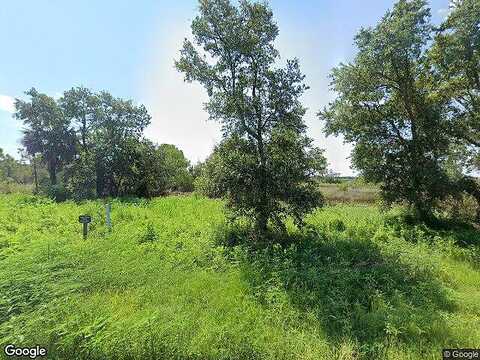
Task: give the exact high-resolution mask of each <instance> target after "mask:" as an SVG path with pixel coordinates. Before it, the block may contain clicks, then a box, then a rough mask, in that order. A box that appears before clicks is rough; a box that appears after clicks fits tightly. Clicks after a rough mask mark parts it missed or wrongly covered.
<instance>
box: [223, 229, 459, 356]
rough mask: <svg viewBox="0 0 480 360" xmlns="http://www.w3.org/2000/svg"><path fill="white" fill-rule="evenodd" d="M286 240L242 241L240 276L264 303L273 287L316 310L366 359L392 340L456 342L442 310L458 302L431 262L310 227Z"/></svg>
mask: <svg viewBox="0 0 480 360" xmlns="http://www.w3.org/2000/svg"><path fill="white" fill-rule="evenodd" d="M246 234H247V232H246V231H245V230H242V228H240V227H237V228H232V229H231V231H230V232H227V231H224V235H226V237H224V240H225V243H226V244H230V245H237V244H239V243H241V241H242V237H243V236H245V235H246ZM332 234H339V233H335V232H333V233H332ZM271 236H272V234H271ZM243 239H245V238H243ZM282 243H283V246H264V247H263V248H260V247H259V246H257V247H256V249H255V250H253V249H252V247H251V246H248V247H247V246H246V245H240V246H242V247H243V248H244V250H245V252H246V256H244V258H243V259H242V261H241V268H242V272H243V276H244V278H245V279H246V281H247V282H248V283H249V284H250V286H251V289H252V294H254V296H255V297H256V298H257V300H258V301H259V302H260V303H262V304H264V305H265V306H269V305H270V302H271V300H270V299H271V298H270V297H268V292H269V290H270V289H271V287H272V286H276V287H277V288H279V289H280V290H282V291H285V292H286V294H287V296H288V298H289V302H290V303H291V304H293V306H294V307H296V308H297V309H299V310H300V311H301V312H302V313H305V314H307V313H310V314H311V313H314V314H315V315H316V319H317V321H318V323H317V324H316V326H319V327H320V328H321V329H322V330H323V332H324V333H326V334H327V336H328V338H329V340H330V341H331V342H332V344H334V345H339V344H340V343H341V342H342V341H343V340H344V339H345V338H350V339H352V340H354V341H356V342H358V344H360V349H359V351H360V354H359V355H360V357H361V358H382V349H384V347H385V345H386V344H387V343H390V342H397V343H400V344H402V343H403V344H415V345H416V347H420V348H421V346H422V344H430V345H434V346H435V347H437V346H438V348H439V349H441V348H442V346H445V345H446V344H448V343H450V344H451V343H454V339H453V338H452V334H450V332H449V331H448V327H447V326H446V324H445V323H444V320H443V318H442V316H441V314H440V312H451V311H453V310H454V305H453V303H452V302H451V301H450V300H449V299H448V296H447V294H446V293H445V290H444V288H443V287H442V284H441V283H440V281H439V280H437V279H436V276H435V274H433V273H432V272H431V271H430V270H429V269H428V267H427V266H422V265H423V264H416V265H415V266H414V267H413V266H411V265H406V264H404V263H402V262H401V261H400V260H399V257H398V256H394V255H391V256H387V255H385V254H384V253H385V252H382V251H381V249H380V248H379V247H378V245H377V244H375V243H373V242H367V241H359V240H349V239H346V238H345V237H342V236H340V235H339V236H338V237H336V236H335V235H330V236H326V235H322V234H315V232H313V231H311V232H310V233H304V234H296V235H295V236H290V237H289V238H288V239H285V238H283V239H282Z"/></svg>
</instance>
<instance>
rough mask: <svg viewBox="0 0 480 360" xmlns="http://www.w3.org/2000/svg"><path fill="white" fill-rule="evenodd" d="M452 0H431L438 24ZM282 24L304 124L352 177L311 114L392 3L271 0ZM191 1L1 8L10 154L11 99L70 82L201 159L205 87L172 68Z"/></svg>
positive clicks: (2, 116)
mask: <svg viewBox="0 0 480 360" xmlns="http://www.w3.org/2000/svg"><path fill="white" fill-rule="evenodd" d="M448 3H449V1H448V0H431V1H430V5H431V8H432V16H433V21H434V22H439V21H440V20H441V19H442V18H443V17H444V16H445V15H446V12H447V9H448ZM270 5H271V7H272V9H273V12H274V15H275V18H276V20H277V23H278V25H279V28H280V35H279V37H278V39H277V47H278V49H279V50H280V53H281V56H282V59H283V60H285V59H288V58H292V57H298V58H299V59H300V63H301V66H302V70H303V72H304V73H305V74H306V76H307V78H306V81H307V83H308V85H310V87H311V88H310V90H309V91H308V92H307V94H306V95H305V96H304V98H303V102H304V104H305V106H306V107H308V109H309V110H308V112H307V114H306V116H305V121H306V123H307V125H308V126H309V135H310V136H311V137H313V138H314V139H315V143H316V145H318V146H320V147H322V148H324V149H325V150H326V155H327V158H328V160H329V162H330V167H331V168H332V169H333V170H335V171H338V172H340V173H342V174H351V173H352V171H351V170H350V168H349V166H350V162H349V160H348V156H349V154H350V147H349V146H348V145H344V144H343V141H342V139H341V138H334V137H329V138H327V139H325V137H324V136H323V135H322V124H321V123H320V121H319V120H318V119H317V118H316V116H315V113H316V112H317V111H318V110H319V109H320V108H323V106H325V105H326V104H327V103H328V102H329V101H331V100H332V98H333V94H332V93H331V92H330V91H329V90H328V83H329V80H328V73H329V71H330V69H331V68H332V67H333V66H335V65H336V64H338V63H339V62H340V61H343V62H347V61H349V60H350V59H352V57H353V56H354V54H355V48H354V46H353V37H354V35H355V33H356V32H357V31H358V30H359V28H360V27H362V26H370V25H374V24H375V23H376V22H377V21H378V19H380V17H381V16H382V15H383V14H384V13H385V11H386V10H387V9H389V8H391V7H392V5H393V1H391V0H365V1H358V0H316V1H313V0H304V1H290V0H272V1H270ZM196 8H197V2H196V1H193V0H192V1H191V0H182V1H176V2H174V1H161V0H137V1H131V0H128V1H127V0H102V1H97V0H83V1H73V0H62V1H60V0H49V1H38V0H15V1H11V0H10V1H8V0H4V1H2V5H1V6H0V47H1V48H0V53H1V56H0V129H1V131H0V147H1V148H4V149H5V150H6V151H7V152H8V153H10V154H12V155H14V154H15V153H16V149H17V147H18V146H19V139H20V136H21V134H20V131H19V130H20V126H19V124H18V123H17V121H16V120H14V119H12V114H11V112H12V111H13V107H12V101H13V99H14V98H15V97H22V96H23V92H24V91H25V90H27V89H29V88H31V87H32V86H33V87H36V88H37V89H38V90H40V91H42V92H45V93H47V94H50V95H52V96H59V95H60V94H61V93H62V92H63V91H64V90H67V89H69V88H71V87H72V86H77V85H84V86H86V87H89V88H92V89H95V90H103V89H105V90H108V91H110V92H111V93H112V94H113V95H115V96H119V97H124V98H131V99H133V100H134V101H135V102H138V103H144V104H145V105H146V106H147V108H148V109H149V111H150V112H151V114H152V116H153V120H152V125H151V126H150V127H149V128H148V129H147V132H146V134H147V136H148V137H149V138H151V139H152V140H154V141H157V142H159V143H172V144H175V145H177V146H178V147H179V148H180V149H182V150H183V151H184V152H185V154H186V156H187V157H188V158H189V159H190V160H192V161H193V162H195V161H197V160H203V159H204V158H205V157H206V156H207V155H208V154H209V153H210V152H211V150H212V148H213V146H214V144H215V143H216V142H218V141H219V140H220V133H219V128H218V125H217V124H215V123H212V122H208V121H207V114H206V113H205V112H204V111H203V105H202V103H203V102H205V100H206V95H205V92H204V91H203V89H202V88H201V87H200V86H199V85H196V84H188V83H184V82H183V79H182V75H181V74H178V73H177V72H176V70H175V69H174V68H173V61H174V59H175V58H176V57H178V50H179V49H180V47H181V44H182V40H183V38H184V37H189V32H190V28H189V26H190V22H191V20H192V19H193V18H194V16H195V14H196Z"/></svg>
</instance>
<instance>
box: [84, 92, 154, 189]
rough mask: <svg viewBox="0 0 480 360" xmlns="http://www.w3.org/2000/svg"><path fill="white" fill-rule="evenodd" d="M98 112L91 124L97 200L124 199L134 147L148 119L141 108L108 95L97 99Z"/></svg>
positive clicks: (130, 175)
mask: <svg viewBox="0 0 480 360" xmlns="http://www.w3.org/2000/svg"><path fill="white" fill-rule="evenodd" d="M97 96H98V100H97V101H98V109H97V115H96V118H95V121H94V122H93V123H92V125H91V128H92V135H91V136H92V143H93V144H94V145H93V146H94V153H95V169H96V178H97V186H96V188H97V189H96V192H97V195H98V196H118V195H126V194H128V193H129V192H130V187H128V186H127V184H130V183H131V181H130V180H131V178H132V177H134V176H135V171H134V169H133V167H132V164H134V163H135V156H136V154H137V147H138V144H139V141H140V140H141V139H142V136H143V130H144V129H145V128H146V127H147V126H148V124H150V119H151V117H150V115H149V114H148V112H147V109H146V108H145V106H143V105H139V106H137V105H135V104H134V103H133V102H132V101H131V100H123V99H120V98H115V97H113V96H112V95H111V94H109V93H108V92H105V91H103V92H101V93H99V94H98V95H97Z"/></svg>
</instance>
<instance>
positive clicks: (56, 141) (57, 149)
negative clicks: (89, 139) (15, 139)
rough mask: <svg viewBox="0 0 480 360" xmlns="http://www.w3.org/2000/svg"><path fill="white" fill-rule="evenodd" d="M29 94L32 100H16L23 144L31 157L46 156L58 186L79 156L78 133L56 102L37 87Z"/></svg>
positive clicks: (51, 175) (16, 113)
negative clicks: (59, 177)
mask: <svg viewBox="0 0 480 360" xmlns="http://www.w3.org/2000/svg"><path fill="white" fill-rule="evenodd" d="M25 94H27V95H29V96H30V101H29V102H26V101H23V100H20V99H16V101H15V109H16V112H15V114H14V117H15V118H17V119H18V120H21V121H23V125H24V129H23V140H22V144H23V146H24V147H25V149H26V151H27V153H28V154H30V155H32V156H35V155H36V154H37V153H40V154H41V155H42V157H41V159H42V161H43V162H44V163H45V164H46V165H47V169H48V172H49V175H50V183H51V185H56V184H57V173H58V171H59V170H60V169H61V168H62V167H63V166H64V165H65V164H66V163H67V162H69V161H70V160H71V159H72V157H73V155H74V153H75V134H74V132H73V131H72V129H71V127H70V121H69V120H68V118H67V117H66V116H65V114H64V113H63V111H62V109H61V108H60V106H59V105H58V104H57V102H56V101H55V99H53V98H52V97H50V96H47V95H45V94H41V93H39V92H38V91H37V90H36V89H34V88H32V89H30V90H29V91H27V92H26V93H25Z"/></svg>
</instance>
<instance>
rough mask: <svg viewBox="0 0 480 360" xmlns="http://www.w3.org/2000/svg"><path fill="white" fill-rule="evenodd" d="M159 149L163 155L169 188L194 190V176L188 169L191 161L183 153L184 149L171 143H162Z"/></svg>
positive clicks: (169, 189)
mask: <svg viewBox="0 0 480 360" xmlns="http://www.w3.org/2000/svg"><path fill="white" fill-rule="evenodd" d="M159 151H160V152H161V153H162V155H163V162H164V163H163V167H164V171H165V176H166V179H167V184H166V186H167V190H168V191H192V190H193V177H192V175H191V174H190V172H189V170H188V168H189V166H190V161H188V159H187V158H186V157H185V155H183V151H182V150H180V149H178V148H177V147H176V146H175V145H171V144H162V145H160V147H159Z"/></svg>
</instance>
